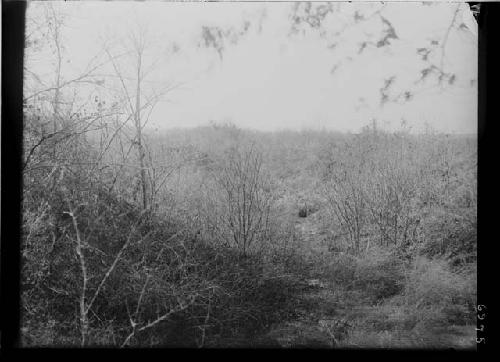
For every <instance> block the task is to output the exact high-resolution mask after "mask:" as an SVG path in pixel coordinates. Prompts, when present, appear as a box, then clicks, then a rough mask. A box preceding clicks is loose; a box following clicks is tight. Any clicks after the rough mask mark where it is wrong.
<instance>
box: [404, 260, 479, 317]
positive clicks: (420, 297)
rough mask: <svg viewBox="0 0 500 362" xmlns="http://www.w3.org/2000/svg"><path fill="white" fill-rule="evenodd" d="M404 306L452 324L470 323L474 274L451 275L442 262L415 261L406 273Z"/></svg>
mask: <svg viewBox="0 0 500 362" xmlns="http://www.w3.org/2000/svg"><path fill="white" fill-rule="evenodd" d="M403 298H404V301H405V303H406V305H411V306H413V307H414V308H416V310H420V311H422V313H423V314H425V313H424V311H425V309H426V308H431V309H434V310H437V311H439V317H440V318H441V319H443V320H447V321H448V322H451V323H466V322H467V321H469V322H472V320H473V315H474V306H475V305H476V277H475V275H474V273H473V272H472V273H468V274H467V275H462V274H458V273H453V272H452V271H451V270H450V267H449V266H448V264H447V263H446V261H444V260H438V259H435V260H430V259H426V258H418V259H417V260H416V261H415V263H414V266H413V269H412V270H411V271H410V272H409V276H408V278H407V281H406V285H405V291H404V294H403Z"/></svg>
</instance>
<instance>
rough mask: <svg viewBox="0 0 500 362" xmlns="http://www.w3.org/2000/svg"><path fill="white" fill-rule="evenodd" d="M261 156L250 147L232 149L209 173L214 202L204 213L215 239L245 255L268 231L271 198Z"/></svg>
mask: <svg viewBox="0 0 500 362" xmlns="http://www.w3.org/2000/svg"><path fill="white" fill-rule="evenodd" d="M262 162H263V161H262V155H261V154H260V153H259V151H258V150H257V149H255V148H254V147H253V146H250V147H249V148H248V149H246V148H233V149H232V150H231V151H230V152H229V153H228V154H227V159H225V160H222V162H221V164H220V166H219V167H216V168H215V169H214V170H213V171H212V177H213V179H214V181H215V183H216V191H215V193H216V195H211V196H212V197H214V196H215V200H213V201H212V203H211V204H210V205H211V207H210V208H209V209H207V210H205V213H206V216H207V221H208V223H209V225H210V226H211V227H212V229H213V230H214V231H215V234H216V236H218V237H219V238H222V239H223V240H224V241H225V242H226V244H227V245H231V246H234V247H236V248H237V249H238V250H240V251H241V252H242V254H243V255H246V254H247V253H248V252H249V251H250V250H251V249H252V247H253V246H254V244H255V243H256V242H257V241H263V240H264V239H265V238H266V235H267V232H268V231H269V217H270V212H271V206H272V197H271V194H270V192H269V191H270V190H269V185H267V184H266V178H265V173H264V170H263V166H262Z"/></svg>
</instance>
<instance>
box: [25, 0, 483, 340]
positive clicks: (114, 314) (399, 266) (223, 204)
mask: <svg viewBox="0 0 500 362" xmlns="http://www.w3.org/2000/svg"><path fill="white" fill-rule="evenodd" d="M480 11H481V8H480V5H471V4H469V3H465V2H377V1H367V2H357V1H353V2H342V1H337V2H307V1H305V2H293V1H290V2H286V1H285V2H273V1H261V2H245V1H241V2H231V1H228V2H224V1H221V2H181V1H171V2H168V1H140V2H139V1H111V2H110V1H64V2H63V1H29V2H28V4H27V10H26V33H25V55H24V83H23V119H24V123H23V156H22V165H21V169H22V181H23V188H22V237H21V284H20V291H21V306H20V314H21V322H20V328H21V333H20V339H21V346H22V347H78V348H80V347H83V348H86V347H114V348H138V347H141V348H149V347H183V348H276V349H280V348H281V349H282V348H317V349H319V348H322V349H363V348H367V349H376V348H385V349H449V348H454V349H476V344H477V341H476V337H477V335H476V331H477V328H476V319H477V310H476V309H477V300H476V299H477V142H478V116H477V112H478V100H477V94H478V88H477V87H478V86H477V81H478V24H477V16H478V14H479V12H480Z"/></svg>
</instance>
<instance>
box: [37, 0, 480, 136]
mask: <svg viewBox="0 0 500 362" xmlns="http://www.w3.org/2000/svg"><path fill="white" fill-rule="evenodd" d="M292 6H293V4H292V3H288V2H280V3H271V2H268V3H264V2H256V3H240V2H237V3H193V2H188V3H167V2H116V1H113V2H104V1H97V2H72V1H68V2H64V3H62V2H58V4H57V8H58V9H60V10H61V11H63V12H64V13H65V14H66V15H67V16H68V19H70V21H68V22H67V26H66V27H65V32H64V45H65V56H66V57H67V59H68V60H69V62H66V63H65V67H66V68H65V72H66V73H64V74H65V76H66V77H67V78H70V77H71V73H72V72H74V74H77V72H78V71H79V69H80V68H81V67H82V66H83V64H86V63H87V62H88V60H89V59H90V58H91V57H92V55H94V54H97V53H98V52H99V50H100V49H102V44H103V42H105V41H107V42H108V44H111V46H112V47H114V46H115V45H116V44H118V43H117V41H116V39H121V41H122V42H125V40H123V39H126V34H127V32H128V31H130V29H134V27H137V24H142V25H141V26H143V27H145V28H147V33H148V34H149V38H148V39H150V43H151V46H150V48H149V50H148V53H147V54H148V55H147V59H146V63H147V64H150V63H151V62H152V61H153V60H156V61H157V63H156V67H155V68H154V70H153V71H152V72H151V73H150V74H149V76H148V78H147V80H148V82H146V83H145V86H147V85H151V86H155V85H159V84H164V83H165V82H179V83H182V86H181V87H180V88H178V89H177V90H175V91H173V92H172V93H170V94H169V95H168V97H167V99H165V101H164V102H161V103H159V104H158V105H157V106H156V108H155V109H154V111H153V113H152V114H151V121H150V122H149V123H148V127H151V128H152V129H156V128H158V129H164V128H171V127H192V126H197V125H202V124H207V123H208V122H209V121H211V120H215V121H231V122H233V123H234V124H236V125H238V126H241V127H245V128H255V129H260V130H276V129H285V128H292V129H303V128H323V127H325V128H328V129H335V130H342V131H358V130H359V129H360V128H361V127H362V126H364V125H366V124H368V123H369V122H370V120H371V119H372V118H376V119H378V120H379V124H383V125H385V126H386V127H389V128H394V127H396V126H399V124H400V122H401V119H402V118H404V119H405V120H406V121H407V122H408V124H409V125H410V126H412V127H413V128H414V129H416V130H419V129H423V127H424V125H425V124H426V123H427V124H429V125H431V126H432V127H433V128H435V129H437V130H439V131H445V132H453V133H475V132H477V99H476V98H477V87H476V84H477V35H476V34H477V30H476V29H475V26H476V24H475V23H474V21H473V20H472V18H471V15H470V12H469V11H468V5H467V4H461V5H460V4H457V3H443V4H433V5H432V6H428V5H423V4H421V3H388V4H387V5H386V7H385V8H384V10H383V11H382V13H381V14H382V15H383V17H384V18H385V19H387V20H388V21H389V22H390V24H391V25H392V26H393V27H394V29H395V31H396V34H397V36H398V39H390V45H388V46H385V47H380V48H378V47H376V46H368V47H366V49H364V50H363V51H362V52H361V53H360V54H358V50H359V47H360V44H361V43H362V42H363V41H372V42H376V41H377V40H378V39H380V38H381V36H382V35H383V30H384V24H383V22H382V21H381V18H380V17H378V18H374V19H373V20H370V21H361V22H359V23H356V24H353V25H349V24H350V23H351V22H352V19H353V14H354V12H355V11H359V14H364V15H367V14H370V13H372V12H373V11H374V10H376V9H377V7H379V6H380V4H377V3H372V4H368V3H354V4H349V3H340V4H339V5H338V8H335V12H334V13H333V14H330V15H328V16H327V17H326V18H325V21H324V22H323V24H322V27H321V29H320V30H323V31H324V32H325V34H326V36H323V37H322V36H321V34H320V31H318V30H315V29H312V28H310V27H309V28H308V27H306V26H303V27H302V28H300V29H303V30H305V31H304V33H302V32H299V33H297V34H291V26H292V19H291V14H292ZM457 6H460V11H459V12H458V13H457V14H455V10H456V8H457ZM28 11H29V12H33V13H32V14H33V15H34V16H37V15H36V7H35V6H31V7H29V9H28ZM454 15H457V16H456V17H455V23H454V27H452V28H451V30H450V31H449V33H448V28H449V26H450V24H451V23H452V19H453V18H454ZM245 21H247V22H248V24H249V27H248V29H247V31H246V32H244V31H243V30H244V29H245ZM462 23H464V24H465V25H463V26H462V27H461V29H458V28H459V26H460V24H462ZM203 26H218V27H220V28H221V29H225V30H228V29H232V31H233V34H239V33H243V32H244V34H243V35H241V36H238V40H237V42H236V43H235V44H231V43H230V42H229V41H227V40H226V41H225V48H224V50H223V51H222V52H221V54H219V53H218V52H217V51H216V50H215V49H214V48H210V47H209V48H207V47H204V46H201V47H200V46H199V44H200V43H201V40H202V37H201V34H202V27H203ZM343 28H345V29H346V30H345V31H344V32H343V33H342V34H341V35H339V36H338V37H336V36H334V33H335V32H336V31H338V30H340V29H343ZM447 34H448V35H447ZM431 39H441V40H443V39H446V40H447V42H446V48H445V59H444V61H443V66H444V68H445V70H446V71H447V72H450V73H453V74H455V81H454V82H453V85H452V86H449V87H445V88H442V87H439V86H438V85H437V84H436V79H435V78H433V79H431V78H429V79H428V80H427V81H426V82H420V83H418V82H417V83H416V81H417V80H418V77H419V75H420V74H421V71H422V70H423V69H424V68H425V67H427V66H428V64H427V63H425V62H424V61H423V60H422V57H421V55H418V54H417V52H416V49H418V48H423V47H427V46H429V43H430V41H431ZM123 44H125V45H126V43H123ZM332 44H336V45H335V46H334V47H333V46H331V45H332ZM329 46H330V47H329ZM436 49H437V50H436V51H435V55H434V56H435V58H431V59H432V60H433V61H434V62H435V63H436V64H439V63H440V58H439V57H438V55H440V54H441V53H440V52H441V50H440V49H439V48H436ZM431 56H432V54H431ZM48 58H49V56H48V55H47V57H46V58H43V57H42V59H39V60H38V62H37V63H36V64H34V65H32V66H33V68H34V69H45V70H47V69H49V65H47V64H48V63H49V61H48ZM44 64H45V65H44ZM126 64H127V63H123V67H124V68H123V69H124V71H125V72H126V71H128V72H129V73H130V75H131V76H132V75H133V67H130V68H127V65H126ZM128 64H130V63H128ZM393 76H395V77H396V78H395V81H394V84H393V86H392V88H391V89H390V91H391V94H398V92H402V91H407V90H410V91H411V93H412V100H411V101H408V102H399V103H398V102H388V103H386V104H385V105H384V106H383V107H382V106H381V104H380V94H381V93H380V89H381V88H382V87H383V85H384V80H386V79H388V78H390V77H393ZM398 87H399V89H398Z"/></svg>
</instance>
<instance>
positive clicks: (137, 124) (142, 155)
mask: <svg viewBox="0 0 500 362" xmlns="http://www.w3.org/2000/svg"><path fill="white" fill-rule="evenodd" d="M141 63H142V51H141V50H138V51H137V93H136V98H135V128H136V136H137V153H138V156H139V166H140V168H141V184H142V207H143V208H144V210H146V209H147V208H148V194H147V179H146V169H145V168H144V158H145V152H144V147H143V145H142V134H141V131H142V130H141Z"/></svg>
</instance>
